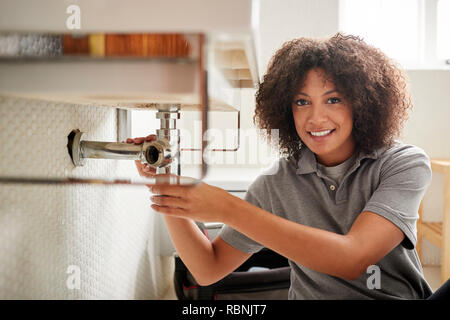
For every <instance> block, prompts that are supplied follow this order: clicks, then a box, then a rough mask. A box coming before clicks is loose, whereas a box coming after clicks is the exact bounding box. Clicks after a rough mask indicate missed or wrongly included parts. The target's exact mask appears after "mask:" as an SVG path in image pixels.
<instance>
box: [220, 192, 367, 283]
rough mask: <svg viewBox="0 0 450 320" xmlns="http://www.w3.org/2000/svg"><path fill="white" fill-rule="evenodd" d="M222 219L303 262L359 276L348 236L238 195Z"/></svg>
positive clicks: (340, 274) (332, 272)
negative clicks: (290, 217) (285, 216)
mask: <svg viewBox="0 0 450 320" xmlns="http://www.w3.org/2000/svg"><path fill="white" fill-rule="evenodd" d="M223 220H224V221H223V222H224V223H226V224H227V225H229V226H230V227H232V228H234V229H236V230H237V231H239V232H241V233H243V234H245V235H246V236H248V237H249V238H251V239H253V240H255V241H256V242H259V243H260V244H262V245H264V246H265V247H267V248H270V249H271V250H273V251H276V252H278V253H280V254H281V255H283V256H285V257H287V258H288V259H290V260H292V261H295V262H297V263H298V264H300V265H303V266H305V267H308V268H310V269H313V270H315V271H319V272H323V273H326V274H329V275H333V276H337V277H341V278H346V279H354V278H357V277H358V276H359V274H358V272H359V269H358V263H359V261H358V257H357V256H356V255H355V252H356V251H357V250H355V249H356V248H355V244H354V242H353V241H352V240H351V238H350V237H348V236H345V235H340V234H337V233H333V232H329V231H325V230H321V229H317V228H312V227H308V226H304V225H301V224H298V223H295V222H292V221H289V220H286V219H283V218H281V217H278V216H276V215H274V214H272V213H270V212H267V211H265V210H263V209H261V208H258V207H256V206H254V205H251V204H250V203H248V202H246V201H243V200H241V199H238V198H234V199H233V201H232V203H231V204H230V209H229V210H228V214H225V215H224V219H223Z"/></svg>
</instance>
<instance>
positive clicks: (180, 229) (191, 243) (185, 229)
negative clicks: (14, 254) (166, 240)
mask: <svg viewBox="0 0 450 320" xmlns="http://www.w3.org/2000/svg"><path fill="white" fill-rule="evenodd" d="M164 219H165V221H166V225H167V229H168V230H169V235H170V238H171V239H172V242H173V244H174V246H175V249H176V251H177V253H178V255H179V256H180V258H181V259H182V260H183V262H184V264H185V265H186V266H187V267H188V269H189V271H190V272H191V274H192V275H193V276H194V278H195V279H196V280H197V282H199V283H201V282H203V281H202V278H206V279H207V278H209V277H210V276H211V275H210V274H209V273H210V272H211V271H213V270H215V268H214V261H215V259H214V249H213V247H212V244H211V242H210V241H209V239H208V238H207V237H206V236H205V235H204V234H203V233H202V231H201V230H200V229H199V228H198V226H197V225H196V224H195V222H194V221H192V220H190V219H184V218H177V217H170V216H166V215H165V216H164Z"/></svg>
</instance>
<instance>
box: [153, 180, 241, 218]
mask: <svg viewBox="0 0 450 320" xmlns="http://www.w3.org/2000/svg"><path fill="white" fill-rule="evenodd" d="M148 188H149V189H150V191H151V192H152V193H153V196H152V197H150V200H151V201H152V202H153V204H152V208H153V209H154V210H155V211H157V212H160V213H163V214H165V215H170V216H177V217H182V218H189V219H193V220H195V221H202V222H224V220H226V218H227V216H228V215H230V214H231V213H232V212H233V211H232V210H233V205H234V203H235V201H236V199H239V198H237V197H235V196H233V195H231V194H229V193H228V192H226V191H225V190H223V189H220V188H218V187H214V186H211V185H208V184H206V183H204V182H200V183H198V184H196V185H191V186H182V185H148Z"/></svg>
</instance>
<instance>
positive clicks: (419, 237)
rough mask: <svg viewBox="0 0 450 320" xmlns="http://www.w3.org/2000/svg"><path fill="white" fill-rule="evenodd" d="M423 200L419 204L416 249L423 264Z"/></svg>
mask: <svg viewBox="0 0 450 320" xmlns="http://www.w3.org/2000/svg"><path fill="white" fill-rule="evenodd" d="M422 209H423V205H422V201H421V202H420V206H419V220H418V221H417V244H416V251H417V255H418V256H419V259H420V263H421V264H422V266H423V260H422V238H423V237H422V230H421V227H422V226H421V223H422Z"/></svg>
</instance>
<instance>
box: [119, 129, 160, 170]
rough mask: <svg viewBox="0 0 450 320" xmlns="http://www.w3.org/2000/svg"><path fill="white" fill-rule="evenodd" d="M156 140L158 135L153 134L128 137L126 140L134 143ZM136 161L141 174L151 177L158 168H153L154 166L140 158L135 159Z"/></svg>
mask: <svg viewBox="0 0 450 320" xmlns="http://www.w3.org/2000/svg"><path fill="white" fill-rule="evenodd" d="M154 140H156V135H154V134H151V135H148V136H146V137H139V138H128V139H127V140H126V142H127V143H134V144H141V143H143V142H144V141H154ZM134 163H135V164H136V168H137V170H138V172H139V175H140V176H142V177H147V178H151V177H153V176H154V175H155V174H156V168H153V167H152V166H150V165H148V164H146V163H142V162H141V161H140V160H135V161H134Z"/></svg>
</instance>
